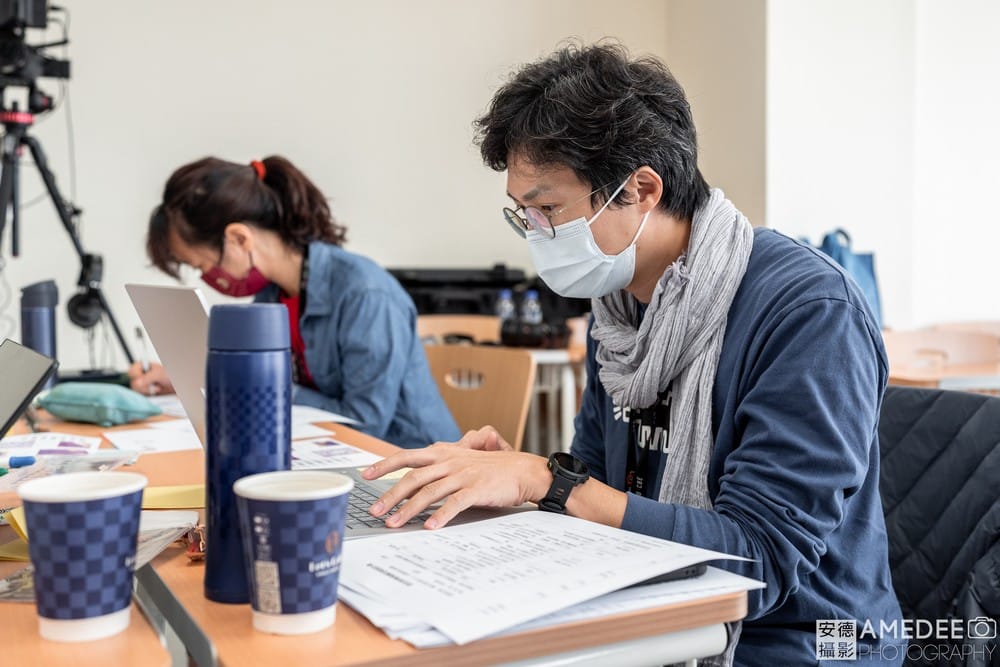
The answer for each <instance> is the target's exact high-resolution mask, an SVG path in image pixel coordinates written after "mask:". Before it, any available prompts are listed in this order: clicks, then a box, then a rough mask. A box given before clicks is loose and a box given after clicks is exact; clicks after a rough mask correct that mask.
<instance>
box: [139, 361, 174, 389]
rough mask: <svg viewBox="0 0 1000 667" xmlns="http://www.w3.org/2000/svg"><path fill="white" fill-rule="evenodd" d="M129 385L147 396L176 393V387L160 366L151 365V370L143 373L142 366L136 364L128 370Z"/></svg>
mask: <svg viewBox="0 0 1000 667" xmlns="http://www.w3.org/2000/svg"><path fill="white" fill-rule="evenodd" d="M128 377H129V384H130V386H131V387H132V389H134V390H135V391H137V392H139V393H140V394H145V395H147V396H155V395H156V394H172V393H174V385H173V384H171V382H170V378H169V377H167V371H166V369H165V368H163V366H161V365H160V364H150V366H149V370H148V371H145V372H143V370H142V365H141V364H140V363H139V362H136V363H134V364H132V365H131V366H129V368H128Z"/></svg>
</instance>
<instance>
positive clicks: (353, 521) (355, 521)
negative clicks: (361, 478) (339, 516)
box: [346, 480, 430, 528]
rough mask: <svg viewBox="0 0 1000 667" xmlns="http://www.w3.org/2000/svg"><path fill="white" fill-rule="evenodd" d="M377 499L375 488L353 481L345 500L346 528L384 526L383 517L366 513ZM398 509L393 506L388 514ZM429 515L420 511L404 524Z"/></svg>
mask: <svg viewBox="0 0 1000 667" xmlns="http://www.w3.org/2000/svg"><path fill="white" fill-rule="evenodd" d="M376 500H378V493H376V492H375V489H373V488H371V487H368V486H366V485H365V484H364V483H359V482H358V480H355V481H354V490H353V491H351V495H350V496H348V500H347V521H346V525H347V527H348V528H374V527H377V526H383V527H384V526H385V518H386V516H388V515H386V516H382V517H375V516H372V515H371V514H369V513H368V508H369V507H371V506H372V503H374V502H375V501H376ZM396 509H398V506H397V507H396V508H393V510H392V511H391V512H389V514H392V513H393V512H395V511H396ZM428 517H430V514H429V513H428V512H421V513H420V514H418V515H416V516H415V517H413V518H412V519H410V520H409V521H407V522H406V524H405V525H407V526H409V525H412V524H415V523H423V522H424V521H426V520H427V519H428Z"/></svg>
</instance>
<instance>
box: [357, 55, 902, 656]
mask: <svg viewBox="0 0 1000 667" xmlns="http://www.w3.org/2000/svg"><path fill="white" fill-rule="evenodd" d="M477 125H478V130H479V132H478V141H479V145H480V149H481V152H482V155H483V158H484V161H485V162H486V164H487V165H489V166H490V167H492V168H493V169H495V170H498V171H506V172H507V192H508V195H509V196H510V198H511V200H512V203H511V204H510V206H509V207H507V208H504V209H503V215H504V219H505V220H506V222H507V223H508V224H509V225H510V226H511V228H513V230H514V231H515V232H516V233H517V234H519V235H520V236H522V237H524V238H525V240H526V242H527V244H528V249H529V251H530V253H531V257H532V260H533V262H534V264H535V267H536V269H537V270H538V273H539V275H540V276H541V278H542V280H544V281H545V282H546V283H547V284H548V285H549V286H550V287H551V288H552V289H553V290H555V291H556V292H558V293H560V294H563V295H564V296H572V297H590V298H592V299H593V301H592V309H593V321H592V325H591V330H590V333H589V337H588V338H589V340H588V354H587V386H586V388H585V391H584V395H583V404H582V409H581V412H580V414H579V415H578V416H577V419H576V422H575V426H576V432H575V436H574V440H573V445H572V449H571V452H570V453H569V454H566V453H558V454H554V455H552V456H551V457H549V459H548V460H546V459H545V458H543V457H540V456H535V455H532V454H527V453H522V452H514V451H512V450H511V449H510V447H509V446H508V445H507V443H505V442H504V441H503V440H502V439H501V438H499V436H498V435H497V433H496V432H495V431H494V430H493V429H491V428H488V427H486V428H483V429H482V430H480V431H478V432H475V433H471V434H469V435H467V436H466V437H464V438H463V439H462V440H461V441H459V442H458V443H456V444H454V445H439V446H436V447H432V448H427V449H424V450H421V451H419V452H404V453H401V454H397V455H395V456H392V457H389V458H387V459H385V460H383V461H381V462H379V463H376V464H375V465H373V466H371V468H369V469H368V470H367V471H366V472H365V475H366V476H367V477H368V478H375V477H379V476H382V475H384V474H386V473H389V472H392V471H394V470H398V469H400V468H403V467H411V468H413V470H412V471H410V472H408V473H407V474H406V475H405V476H404V477H403V478H402V479H401V480H400V481H399V482H398V483H397V484H396V485H395V486H394V487H393V488H392V489H391V490H390V491H389V492H387V493H386V494H385V496H383V497H382V498H380V499H379V501H378V502H376V503H375V504H374V505H373V506H372V509H371V512H372V514H374V515H375V516H383V515H384V514H385V513H386V511H387V510H388V509H389V508H391V507H392V506H394V505H395V504H396V503H398V502H399V501H401V500H403V499H405V498H409V502H407V503H406V504H405V505H404V506H403V507H402V509H401V510H400V511H398V512H397V513H396V514H395V515H393V516H392V517H390V518H388V519H387V520H386V523H387V524H388V525H390V526H397V525H401V524H402V523H403V522H405V521H406V520H408V519H409V518H410V517H411V516H413V515H414V514H416V513H417V512H420V511H421V510H423V509H424V508H426V507H427V506H428V505H430V504H431V503H432V502H435V501H438V500H440V499H443V498H447V499H446V501H445V502H444V504H443V505H442V507H441V508H440V509H438V510H437V511H435V512H434V513H433V514H432V515H431V517H430V518H429V519H428V520H427V522H426V524H425V525H426V527H428V528H439V527H441V526H443V525H445V524H447V523H448V521H450V520H451V519H452V518H453V517H454V516H455V515H456V514H457V513H458V512H461V511H462V510H464V509H465V508H467V507H470V506H507V505H516V504H519V503H522V502H526V501H527V502H535V503H538V504H539V508H540V509H543V510H549V511H556V512H565V513H568V514H571V515H573V516H577V517H581V518H584V519H589V520H591V521H597V522H601V523H604V524H608V525H611V526H616V527H621V528H624V529H627V530H632V531H636V532H640V533H645V534H649V535H655V536H658V537H663V538H666V539H670V540H674V541H677V542H682V543H686V544H691V545H695V546H698V547H704V548H707V549H714V550H718V551H724V552H727V553H730V554H734V555H737V556H743V557H745V558H747V559H749V560H747V561H745V562H726V563H724V564H722V565H720V567H726V568H728V569H731V570H734V571H737V572H739V573H741V574H745V575H747V576H750V577H753V578H756V579H760V580H762V581H764V582H766V584H767V587H766V588H765V589H763V590H760V591H753V592H751V593H750V594H749V613H748V615H747V617H746V619H745V621H744V622H743V623H742V627H739V625H736V626H734V627H733V628H732V632H731V634H730V643H729V646H728V648H727V651H726V653H725V654H723V655H721V656H719V657H717V658H716V659H713V661H710V662H709V664H741V665H751V664H754V665H799V664H815V663H816V636H817V635H816V621H817V620H819V619H835V618H840V619H870V620H872V622H873V623H874V624H875V626H876V627H878V624H879V621H880V620H884V621H885V622H887V623H892V622H895V621H897V620H899V619H900V618H901V614H900V610H899V605H898V603H897V601H896V599H895V596H894V594H893V589H892V585H891V581H890V577H889V568H888V562H887V554H888V549H887V541H886V533H885V527H884V520H883V512H882V505H881V500H880V497H879V492H878V461H879V456H878V436H877V430H876V422H877V418H878V410H879V405H880V402H881V397H882V392H883V389H884V387H885V384H886V378H887V368H886V358H885V352H884V349H883V347H882V342H881V336H880V333H879V330H878V328H877V326H876V325H875V324H874V319H873V317H872V314H871V312H870V311H869V310H868V307H867V305H866V302H865V299H864V297H863V296H862V294H861V292H860V291H859V290H858V288H857V286H856V285H855V284H854V283H853V282H852V281H851V280H850V279H849V278H848V277H847V276H846V275H845V274H844V273H843V272H842V271H841V270H839V269H838V268H837V267H836V266H835V265H834V264H833V263H832V262H830V261H828V260H827V259H826V258H825V257H823V256H822V255H820V254H819V253H817V252H815V251H814V250H813V249H811V248H810V247H808V246H807V245H804V244H801V243H798V242H796V241H794V240H792V239H789V238H787V237H785V236H782V235H781V234H779V233H777V232H775V231H773V230H768V229H763V228H758V229H754V228H753V227H751V225H750V222H749V221H748V220H747V219H746V218H745V217H744V216H743V214H742V213H740V211H739V210H738V209H737V208H736V206H734V204H733V203H732V202H730V201H728V200H727V199H726V197H725V195H724V194H723V193H722V192H721V191H720V190H717V189H715V190H713V189H710V188H709V186H708V184H707V183H706V182H705V180H704V178H703V177H702V175H701V173H700V171H699V169H698V165H697V150H696V138H695V128H694V125H693V122H692V119H691V111H690V108H689V105H688V103H687V101H686V99H685V97H684V93H683V90H682V89H681V87H680V85H679V84H678V83H677V81H676V80H675V79H674V78H673V77H672V76H671V74H670V73H669V72H668V71H667V69H666V68H665V67H664V66H663V64H662V63H660V62H659V61H657V60H655V59H651V58H646V59H640V60H631V59H630V58H629V56H628V54H627V52H626V51H625V50H624V49H623V48H621V47H618V46H615V45H598V46H591V47H568V48H565V49H563V50H561V51H559V52H557V53H555V54H553V55H552V56H550V57H548V58H546V59H544V60H542V61H540V62H536V63H533V64H531V65H528V66H526V67H524V68H523V69H521V70H520V71H518V72H517V73H516V74H514V76H513V77H512V78H511V80H510V81H509V82H508V83H507V84H506V85H505V86H503V87H502V88H501V89H500V90H499V91H498V92H497V93H496V95H495V96H494V98H493V101H492V103H491V105H490V107H489V109H488V110H487V112H486V114H485V115H484V116H483V117H482V118H480V119H479V120H478V122H477ZM862 622H863V621H862ZM881 641H883V642H890V641H892V640H888V639H886V640H881ZM885 646H887V644H883V643H880V641H879V640H874V641H870V642H868V643H867V644H865V640H864V639H859V655H860V654H865V653H866V654H870V655H872V656H878V657H879V659H874V658H873V659H870V660H868V661H867V663H866V664H873V663H875V664H878V663H879V661H880V658H881V656H882V655H884V656H887V662H886V664H898V663H899V656H900V655H902V652H901V651H900V650H899V647H898V646H888V648H889V649H894V650H885V651H882V650H881V649H882V648H883V647H885Z"/></svg>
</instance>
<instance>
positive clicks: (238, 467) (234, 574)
mask: <svg viewBox="0 0 1000 667" xmlns="http://www.w3.org/2000/svg"><path fill="white" fill-rule="evenodd" d="M289 340H290V336H289V332H288V311H287V310H286V309H285V307H284V306H283V305H281V304H257V303H254V304H227V305H221V306H214V307H213V308H212V311H211V314H210V316H209V320H208V361H207V365H206V371H205V399H206V406H205V407H206V410H205V416H206V419H205V421H206V429H205V430H206V450H207V451H206V464H207V471H206V472H207V474H206V481H207V489H206V491H207V506H206V509H207V524H208V525H207V530H208V534H207V538H206V547H205V597H207V598H208V599H209V600H214V601H216V602H229V603H246V602H249V601H250V593H249V588H248V585H247V577H246V570H245V569H244V559H243V543H242V541H241V539H240V528H239V517H238V514H237V510H236V498H235V496H234V494H233V483H234V482H235V481H236V480H237V479H239V478H241V477H245V476H247V475H252V474H255V473H259V472H270V471H273V470H289V469H291V463H292V449H291V432H292V426H291V422H292V411H291V410H292V361H291V352H290V345H289Z"/></svg>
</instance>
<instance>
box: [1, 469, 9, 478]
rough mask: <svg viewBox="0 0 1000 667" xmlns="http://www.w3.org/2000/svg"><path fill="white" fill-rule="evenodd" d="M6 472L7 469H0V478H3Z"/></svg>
mask: <svg viewBox="0 0 1000 667" xmlns="http://www.w3.org/2000/svg"><path fill="white" fill-rule="evenodd" d="M7 472H8V471H7V469H6V468H0V477H3V476H4V475H6V474H7Z"/></svg>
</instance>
